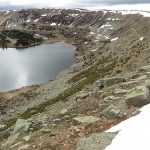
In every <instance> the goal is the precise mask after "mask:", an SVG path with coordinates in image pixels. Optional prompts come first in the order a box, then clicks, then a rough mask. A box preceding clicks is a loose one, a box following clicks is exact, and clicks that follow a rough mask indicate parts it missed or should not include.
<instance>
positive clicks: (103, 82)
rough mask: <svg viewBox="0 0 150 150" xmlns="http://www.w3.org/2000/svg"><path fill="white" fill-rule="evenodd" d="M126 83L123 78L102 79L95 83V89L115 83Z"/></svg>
mask: <svg viewBox="0 0 150 150" xmlns="http://www.w3.org/2000/svg"><path fill="white" fill-rule="evenodd" d="M121 82H126V79H125V78H119V77H113V78H104V79H100V80H98V81H96V87H97V89H102V88H104V87H108V86H111V85H114V84H117V83H121Z"/></svg>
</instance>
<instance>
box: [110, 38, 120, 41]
mask: <svg viewBox="0 0 150 150" xmlns="http://www.w3.org/2000/svg"><path fill="white" fill-rule="evenodd" d="M118 39H119V38H118V37H116V38H113V39H111V40H110V41H111V42H114V41H117V40H118Z"/></svg>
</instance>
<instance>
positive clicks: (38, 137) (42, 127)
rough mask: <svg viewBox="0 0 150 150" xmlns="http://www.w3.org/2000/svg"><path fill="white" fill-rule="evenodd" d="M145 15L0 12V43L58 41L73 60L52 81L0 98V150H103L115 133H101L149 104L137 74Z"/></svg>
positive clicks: (142, 73) (149, 25) (144, 72)
mask: <svg viewBox="0 0 150 150" xmlns="http://www.w3.org/2000/svg"><path fill="white" fill-rule="evenodd" d="M148 15H149V13H148V12H140V13H139V12H135V11H131V12H127V11H106V10H105V11H87V10H79V9H78V10H65V9H62V10H61V9H40V10H39V9H29V10H21V11H8V12H1V14H0V16H1V17H0V22H1V24H0V32H1V34H2V35H4V34H3V33H4V31H6V30H7V31H9V33H12V31H13V33H14V30H15V31H17V32H18V30H19V31H20V32H24V33H29V32H30V33H32V35H33V36H35V37H37V36H38V37H41V38H42V40H43V41H42V42H43V43H50V42H56V41H60V40H64V41H66V42H68V43H70V44H72V45H75V46H76V51H75V56H76V58H77V61H76V63H75V64H74V65H73V66H71V67H70V68H69V69H67V70H65V71H64V72H62V73H60V74H59V75H58V76H57V77H56V79H55V80H54V81H47V82H45V83H43V84H41V85H37V86H31V87H26V88H22V89H20V90H15V91H11V92H6V93H0V139H1V141H0V144H1V145H2V146H1V149H12V150H13V149H14V150H16V149H18V150H21V149H39V150H40V149H43V150H45V149H54V150H55V149H58V150H60V149H62V150H71V149H73V150H74V149H77V150H81V149H82V150H83V149H85V150H87V149H89V150H93V149H94V148H95V149H101V150H103V149H104V148H105V147H106V146H107V145H109V144H110V143H111V140H112V139H113V137H114V136H115V135H116V133H114V134H110V135H108V134H107V135H106V134H105V133H103V131H105V130H106V129H108V128H110V127H111V126H113V125H115V124H117V123H119V122H120V121H122V120H124V119H127V118H129V117H131V116H133V115H136V114H137V113H139V111H138V109H139V108H140V107H141V106H143V105H145V104H147V103H149V95H148V94H147V91H148V92H149V82H148V81H149V72H150V66H146V67H142V66H145V65H149V64H150V59H149V55H150V53H149V50H150V45H149V43H150V39H149V34H150V33H149V32H148V31H149V29H150V18H149V17H148ZM15 35H16V32H15ZM13 36H14V34H13ZM17 38H18V37H17ZM17 38H16V37H15V38H12V34H11V37H10V34H7V35H6V38H5V39H9V40H10V42H11V43H9V45H7V46H9V47H14V46H16V45H15V44H16V41H17ZM141 67H142V68H141ZM138 68H141V69H139V70H138ZM96 81H97V82H96ZM145 82H146V83H145ZM18 118H22V119H25V120H22V119H19V120H18ZM16 121H17V122H16ZM15 124H16V125H15ZM14 125H15V126H14ZM101 137H103V138H102V139H103V140H102V141H101Z"/></svg>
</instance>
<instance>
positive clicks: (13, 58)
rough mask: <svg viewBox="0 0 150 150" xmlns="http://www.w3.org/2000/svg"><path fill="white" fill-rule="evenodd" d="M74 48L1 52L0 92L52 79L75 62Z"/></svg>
mask: <svg viewBox="0 0 150 150" xmlns="http://www.w3.org/2000/svg"><path fill="white" fill-rule="evenodd" d="M73 53H74V47H73V46H71V45H69V44H66V43H64V42H59V43H54V44H49V45H40V46H37V47H31V48H26V49H19V50H18V49H15V48H8V49H5V50H3V49H1V48H0V91H8V90H12V89H16V88H20V87H23V86H27V85H32V84H36V83H41V82H43V81H46V80H49V79H54V78H55V77H56V75H58V74H59V73H60V72H61V71H63V70H65V69H67V68H68V67H69V66H71V65H72V64H73V63H74V62H75V58H74V55H73Z"/></svg>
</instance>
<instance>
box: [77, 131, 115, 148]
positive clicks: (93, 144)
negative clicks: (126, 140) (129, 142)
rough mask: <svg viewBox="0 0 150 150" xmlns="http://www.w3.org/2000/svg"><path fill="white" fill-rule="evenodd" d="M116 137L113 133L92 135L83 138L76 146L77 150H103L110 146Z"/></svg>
mask: <svg viewBox="0 0 150 150" xmlns="http://www.w3.org/2000/svg"><path fill="white" fill-rule="evenodd" d="M116 135H117V132H115V133H105V132H103V133H94V134H91V135H90V136H88V137H83V138H81V139H80V140H79V142H78V144H77V150H104V149H105V148H106V147H107V146H108V145H110V144H111V142H112V140H113V138H115V136H116Z"/></svg>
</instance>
